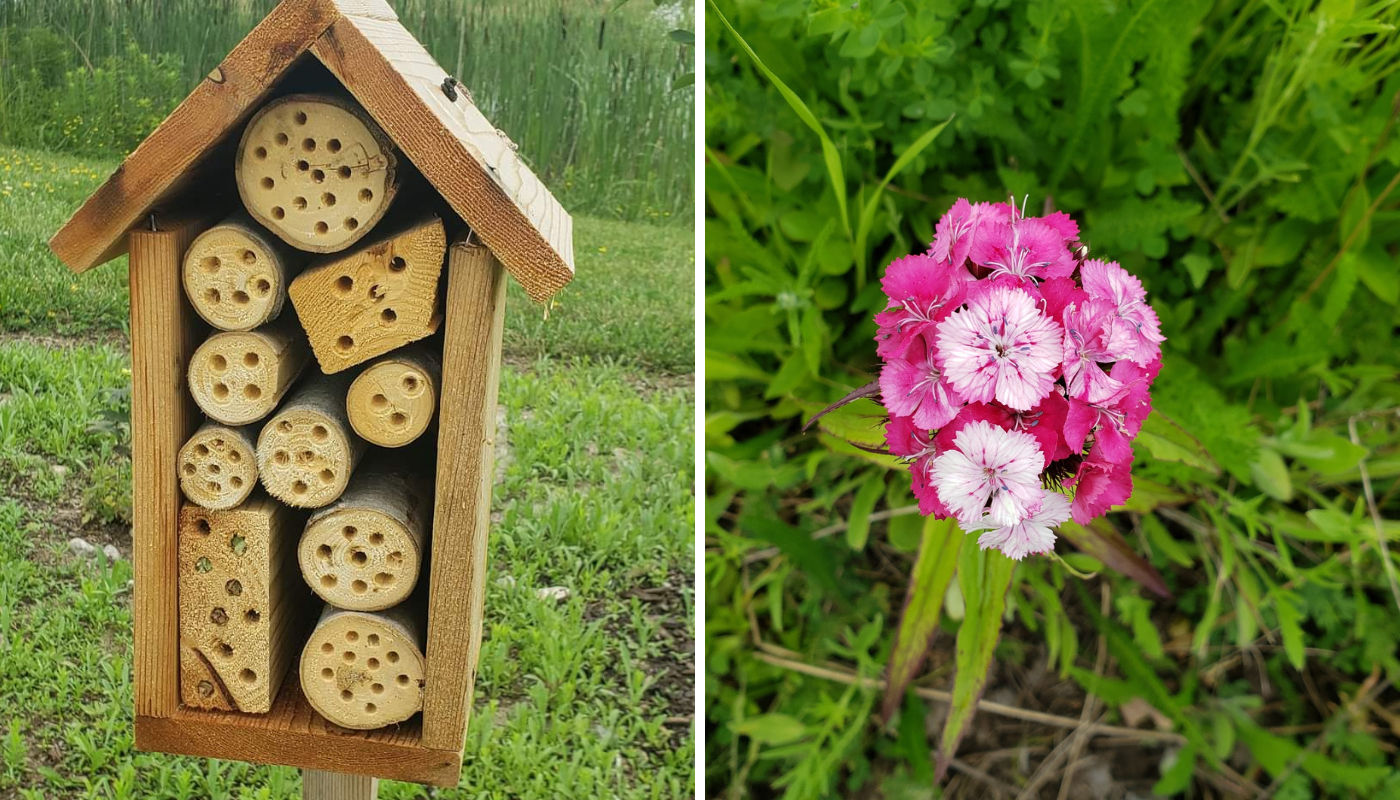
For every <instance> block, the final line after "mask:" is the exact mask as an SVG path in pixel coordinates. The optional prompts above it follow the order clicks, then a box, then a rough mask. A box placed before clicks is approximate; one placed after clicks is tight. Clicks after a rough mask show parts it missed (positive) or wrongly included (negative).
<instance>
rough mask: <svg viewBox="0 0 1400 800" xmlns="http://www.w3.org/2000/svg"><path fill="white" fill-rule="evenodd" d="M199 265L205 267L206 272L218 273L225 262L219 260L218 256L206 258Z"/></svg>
mask: <svg viewBox="0 0 1400 800" xmlns="http://www.w3.org/2000/svg"><path fill="white" fill-rule="evenodd" d="M199 264H200V266H202V267H204V271H205V272H218V271H219V267H220V266H222V265H223V262H222V261H220V260H219V257H218V256H205V257H204V258H203V259H202V260H201V261H200V262H199Z"/></svg>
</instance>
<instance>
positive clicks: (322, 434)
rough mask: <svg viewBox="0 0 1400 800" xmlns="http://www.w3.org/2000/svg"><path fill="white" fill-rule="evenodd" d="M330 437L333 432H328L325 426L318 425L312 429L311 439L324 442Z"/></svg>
mask: <svg viewBox="0 0 1400 800" xmlns="http://www.w3.org/2000/svg"><path fill="white" fill-rule="evenodd" d="M330 435H331V432H330V431H328V430H326V426H324V425H316V426H313V427H312V428H311V438H312V439H315V440H316V441H318V442H324V441H325V440H327V439H329V438H330Z"/></svg>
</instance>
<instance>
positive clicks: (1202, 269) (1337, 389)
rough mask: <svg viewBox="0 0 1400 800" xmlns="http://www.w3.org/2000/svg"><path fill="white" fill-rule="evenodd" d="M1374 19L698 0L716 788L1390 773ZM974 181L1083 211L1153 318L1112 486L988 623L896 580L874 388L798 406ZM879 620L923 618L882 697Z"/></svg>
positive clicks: (1202, 10) (979, 187)
mask: <svg viewBox="0 0 1400 800" xmlns="http://www.w3.org/2000/svg"><path fill="white" fill-rule="evenodd" d="M721 13H722V15H723V17H721ZM726 20H727V21H726ZM729 25H732V26H733V29H732V30H730V29H729V27H728V26H729ZM1398 25H1400V8H1397V6H1396V5H1395V4H1393V3H1390V2H1366V1H1365V0H1358V1H1357V2H1354V3H1352V2H1337V1H1336V0H1323V1H1322V2H1314V1H1313V0H1283V1H1282V2H1261V1H1260V0H1181V1H1180V2H1172V3H1164V2H1160V0H1123V1H1122V2H1117V3H1103V2H1099V0H1028V1H1027V2H1011V0H939V1H938V2H928V3H923V2H918V3H916V2H905V1H904V0H862V2H860V3H855V4H852V3H845V2H841V3H837V2H834V1H832V0H816V1H815V2H809V1H808V0H775V1H774V2H758V0H715V2H713V3H710V4H709V9H708V15H707V23H706V37H705V42H704V59H705V73H704V79H705V89H704V90H705V92H706V106H707V110H706V120H705V123H706V124H705V127H706V134H705V146H706V164H705V199H706V212H707V214H706V217H707V218H706V223H705V224H706V227H705V262H706V295H707V300H706V307H705V315H706V326H707V334H706V349H707V352H706V355H705V364H706V367H705V369H706V372H705V375H706V426H705V448H706V464H707V470H708V471H707V483H708V485H707V494H708V500H707V507H706V511H705V528H706V531H707V541H706V549H707V557H706V576H705V580H706V589H707V594H706V609H705V616H706V620H707V624H706V631H705V635H706V657H707V664H706V668H707V669H706V671H707V675H706V717H707V719H706V723H707V728H706V735H707V747H706V788H707V793H708V794H710V795H713V796H724V797H730V798H740V797H774V796H779V795H781V796H784V797H787V798H794V799H796V798H818V797H843V796H850V795H860V796H871V797H877V796H878V797H888V798H929V797H938V796H946V797H979V798H980V797H986V796H988V795H991V794H998V795H1000V796H1004V797H1015V796H1019V797H1022V798H1026V797H1044V798H1060V800H1064V798H1066V797H1076V796H1084V797H1088V796H1094V797H1116V798H1123V797H1133V796H1136V797H1148V796H1153V795H1156V796H1174V795H1185V796H1193V797H1234V796H1247V797H1253V796H1259V797H1268V796H1274V797H1289V798H1300V799H1301V798H1309V797H1368V798H1369V797H1389V798H1395V797H1400V771H1397V770H1396V769H1395V768H1394V766H1393V765H1394V764H1395V763H1396V757H1397V753H1400V692H1397V691H1396V689H1395V688H1394V684H1395V683H1396V682H1397V681H1400V659H1397V657H1396V647H1397V643H1398V642H1400V586H1398V585H1397V581H1396V574H1395V573H1396V566H1395V563H1394V545H1395V542H1396V540H1397V539H1400V521H1397V520H1400V415H1397V411H1396V409H1397V407H1398V406H1400V380H1397V366H1400V355H1397V353H1400V350H1397V346H1396V345H1397V336H1398V335H1400V315H1398V314H1397V305H1400V264H1398V263H1397V255H1398V254H1400V193H1397V192H1396V189H1397V186H1400V135H1397V133H1400V132H1397V131H1396V130H1395V128H1396V121H1397V116H1400V36H1397V26H1398ZM958 197H968V198H970V199H971V200H973V201H1001V202H1005V201H1006V200H1007V198H1008V197H1014V198H1016V201H1017V203H1018V204H1019V203H1020V202H1022V201H1023V199H1025V200H1026V201H1027V208H1028V210H1029V211H1028V213H1030V214H1032V215H1038V214H1040V213H1043V212H1044V211H1048V210H1051V209H1058V210H1061V211H1065V212H1068V213H1069V214H1071V215H1073V217H1074V219H1075V220H1076V221H1078V223H1079V225H1080V227H1081V240H1082V241H1083V242H1085V243H1086V244H1088V245H1089V246H1090V248H1091V254H1092V255H1091V257H1096V258H1103V259H1112V260H1116V261H1119V262H1120V263H1122V264H1123V266H1124V267H1125V268H1126V269H1128V270H1129V271H1130V272H1132V273H1133V274H1134V275H1136V276H1138V277H1140V278H1141V279H1142V282H1143V284H1144V286H1145V287H1146V289H1147V291H1148V297H1149V298H1150V300H1151V303H1152V305H1153V307H1154V308H1155V310H1156V312H1157V313H1158V315H1159V316H1160V317H1161V320H1162V332H1163V333H1164V334H1165V335H1166V336H1167V342H1166V344H1165V345H1164V346H1163V350H1164V354H1163V355H1164V358H1163V369H1162V372H1161V375H1160V377H1159V378H1158V379H1157V383H1156V385H1155V386H1154V389H1153V404H1154V408H1155V409H1156V411H1155V413H1154V414H1153V415H1152V416H1150V417H1149V418H1148V420H1147V422H1146V424H1145V426H1144V429H1143V432H1142V434H1141V435H1140V436H1139V438H1138V439H1137V441H1136V442H1135V443H1134V450H1135V453H1136V461H1135V463H1134V466H1133V475H1134V482H1135V492H1134V494H1133V497H1132V498H1131V500H1129V501H1128V503H1127V504H1126V505H1125V506H1123V507H1121V508H1119V509H1117V510H1116V511H1115V512H1114V513H1112V514H1110V515H1109V517H1107V518H1106V519H1103V520H1099V521H1098V522H1096V523H1095V524H1094V525H1093V526H1091V528H1092V530H1089V531H1085V530H1084V529H1078V530H1076V529H1075V528H1074V526H1072V525H1066V526H1063V527H1062V529H1061V535H1062V537H1063V538H1062V540H1061V541H1060V543H1059V545H1058V552H1059V553H1060V554H1061V555H1062V556H1063V558H1064V562H1065V563H1063V564H1061V563H1057V562H1054V561H1051V560H1048V559H1043V558H1035V557H1031V558H1028V559H1026V560H1025V561H1023V562H1021V563H1020V564H1019V565H1017V566H1016V568H1015V572H1014V577H1013V579H1012V583H1011V590H1010V592H1009V593H1008V595H1009V596H1008V597H1007V598H1006V609H1007V610H1006V612H1005V616H1004V617H1003V616H1002V615H1000V614H993V615H991V616H989V615H988V614H987V613H985V612H986V611H987V609H988V608H989V607H990V606H988V605H987V604H986V603H987V598H985V597H983V595H985V594H986V592H984V591H980V590H981V589H982V587H981V586H980V585H964V584H960V583H959V582H958V581H957V580H954V581H952V582H951V583H948V582H947V577H948V576H947V575H946V574H944V575H943V577H942V580H943V585H946V586H947V587H948V588H947V589H946V591H945V590H943V589H941V588H940V589H939V590H937V591H935V592H929V591H920V590H919V589H920V588H921V587H922V586H927V585H936V584H937V580H936V576H937V573H938V569H937V564H938V559H937V558H936V557H934V558H928V559H920V558H919V554H920V551H921V549H927V548H928V547H929V546H930V543H937V542H939V541H941V536H942V533H943V524H942V523H926V522H925V521H924V520H923V519H922V518H921V517H919V516H918V514H917V513H916V511H917V509H916V507H915V506H914V499H913V497H912V495H911V494H910V491H909V479H908V475H907V472H906V471H905V469H904V467H903V465H901V464H900V463H898V462H897V461H895V460H894V459H892V458H890V457H888V456H883V455H879V454H874V453H870V452H868V451H867V450H864V449H861V448H862V447H867V448H876V449H880V448H882V447H883V446H884V436H883V434H884V431H883V427H882V425H881V424H880V420H881V419H882V417H883V415H882V414H881V413H880V410H879V409H878V408H877V407H876V406H875V405H874V404H872V403H870V402H869V401H860V402H857V403H854V404H852V405H850V406H847V407H846V408H844V409H842V411H841V412H838V413H836V414H832V415H830V416H828V417H826V418H824V419H823V420H822V423H821V425H820V430H815V429H814V430H813V431H812V432H810V433H808V434H805V435H804V434H803V433H801V432H800V428H801V425H802V423H803V421H804V420H805V419H807V418H808V417H810V416H812V414H813V413H815V412H816V411H817V410H819V409H821V408H822V407H824V406H826V405H827V404H828V403H831V402H833V401H835V400H837V399H838V398H841V397H842V396H843V395H845V394H846V393H848V392H850V391H851V390H853V389H855V388H857V387H860V386H864V385H866V384H868V383H869V382H870V381H871V380H872V379H873V378H874V372H875V370H876V368H877V367H878V360H877V359H876V357H875V342H874V339H873V337H874V335H875V323H874V322H873V320H872V314H873V313H874V312H876V311H878V310H880V309H882V308H883V307H884V305H885V302H886V298H885V297H884V295H883V294H882V293H881V290H880V284H879V278H880V277H881V275H882V274H883V273H884V267H885V265H887V264H888V263H889V262H890V261H891V260H893V259H894V258H897V257H899V256H903V255H906V254H908V253H921V252H925V251H926V250H927V248H928V246H929V243H930V242H931V241H932V239H933V225H934V223H935V221H936V220H937V219H938V218H939V217H940V216H941V215H942V214H943V213H944V212H945V211H946V210H947V209H948V208H949V206H951V205H952V203H953V201H954V199H955V198H958ZM852 443H854V445H853V444H852ZM856 445H859V447H858V446H856ZM954 532H955V533H956V529H955V530H954ZM1076 545H1078V546H1076ZM964 547H965V548H970V547H971V544H970V543H968V544H964ZM1124 570H1126V571H1127V572H1128V574H1127V575H1126V576H1125V575H1124V574H1123V571H1124ZM1076 573H1078V574H1076ZM1084 574H1087V575H1089V577H1082V575H1084ZM1003 619H1004V622H1003V621H1001V620H1003ZM901 620H904V622H903V623H901ZM910 620H913V621H914V622H912V623H911V622H910ZM901 625H903V627H901ZM911 626H912V627H911ZM975 626H982V627H975ZM998 626H1000V627H1001V635H1000V639H999V641H998V640H996V638H995V632H996V628H997V627H998ZM897 629H900V630H901V631H902V632H903V633H902V634H901V635H903V636H905V637H906V639H907V638H909V637H910V634H911V633H912V634H915V636H914V638H915V639H917V638H919V637H923V640H924V641H926V640H927V638H928V637H932V639H933V645H932V650H931V652H930V653H929V655H928V659H927V660H926V661H925V662H923V665H922V667H918V665H917V662H916V663H915V671H914V676H915V677H914V680H913V682H912V684H911V685H910V689H909V691H908V692H907V693H906V694H904V695H896V696H894V697H892V698H888V701H889V705H886V706H885V708H883V709H882V708H881V703H882V700H883V699H885V698H883V697H882V691H881V689H880V685H879V682H880V681H882V680H883V679H884V678H885V677H886V674H887V672H886V670H887V666H888V665H889V664H890V663H891V661H892V660H893V659H895V657H896V655H897V654H899V653H902V652H903V651H899V650H897V649H896V645H895V639H896V630H897ZM969 631H970V632H971V633H969ZM965 640H966V642H967V643H968V644H973V643H976V644H977V646H979V647H986V648H990V647H992V643H993V642H994V641H995V642H996V644H995V650H994V652H993V653H988V656H989V657H991V670H990V675H989V682H988V685H987V689H986V694H985V699H987V700H990V701H994V702H995V703H999V704H1001V705H1000V706H999V707H995V706H994V707H993V708H994V709H995V710H994V711H989V710H988V709H987V708H983V710H981V711H980V712H979V713H978V715H977V717H976V718H975V720H974V722H973V723H972V724H971V726H970V728H969V733H968V735H967V738H966V739H965V740H964V741H963V743H962V746H961V748H960V749H959V750H958V751H957V755H958V758H957V760H955V761H954V762H953V763H952V773H950V774H951V775H952V777H951V779H950V781H949V782H948V783H947V784H945V785H944V786H942V787H939V786H936V785H935V784H934V781H933V772H934V765H933V763H932V759H931V754H932V753H933V752H934V750H935V749H936V748H937V747H938V739H939V735H940V733H941V732H942V730H943V726H944V719H945V716H946V715H947V709H948V705H947V697H948V695H947V694H944V693H943V692H946V691H947V690H948V689H949V688H950V687H952V688H953V689H954V698H955V700H957V702H961V703H963V704H964V705H965V704H966V703H967V702H968V701H969V697H968V696H966V695H961V696H960V695H959V694H958V692H959V689H958V688H957V687H956V684H955V681H954V678H955V676H956V674H957V671H958V669H959V668H963V669H964V671H966V668H967V666H968V665H969V664H970V663H972V659H971V657H970V656H969V654H968V652H966V651H967V649H968V648H965V647H964V642H965ZM955 642H956V643H957V648H956V651H955V648H954V643H955ZM904 655H907V653H906V654H904ZM906 667H907V664H906ZM939 698H942V699H941V700H940V699H939ZM1096 722H1097V723H1099V724H1102V725H1112V726H1115V727H1114V728H1113V729H1110V730H1107V731H1105V730H1103V729H1098V732H1097V733H1094V735H1088V734H1089V733H1090V730H1091V729H1090V727H1089V726H1090V725H1091V724H1093V723H1096ZM1105 733H1108V734H1110V735H1105ZM1069 762H1075V766H1074V767H1073V768H1072V769H1069V770H1067V769H1066V768H1065V765H1066V764H1067V763H1069Z"/></svg>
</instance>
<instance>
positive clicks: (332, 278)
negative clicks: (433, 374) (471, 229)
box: [291, 216, 447, 399]
mask: <svg viewBox="0 0 1400 800" xmlns="http://www.w3.org/2000/svg"><path fill="white" fill-rule="evenodd" d="M446 250H447V239H446V235H445V233H444V231H443V227H442V220H440V219H438V218H437V217H433V216H428V217H423V218H419V219H417V220H414V221H413V222H411V223H408V224H407V225H405V226H401V227H399V228H398V229H397V230H392V231H390V232H388V233H387V234H386V235H385V236H384V237H383V238H380V239H378V240H377V241H375V242H374V243H372V244H370V245H368V246H365V247H362V248H360V249H358V250H356V251H355V252H353V253H350V254H348V255H345V256H341V257H337V258H334V259H331V260H329V261H323V262H320V263H317V264H315V265H313V266H312V267H311V268H310V269H308V270H306V271H305V272H303V273H302V274H300V275H298V276H297V279H296V280H294V281H292V288H291V297H292V305H294V306H296V310H297V316H298V317H299V318H300V319H301V324H302V327H303V328H305V329H306V336H307V338H308V339H309V340H310V341H311V349H312V351H313V352H314V353H315V354H316V360H317V361H318V362H319V363H320V365H321V371H322V372H325V373H326V374H332V373H336V372H340V371H341V370H344V369H347V368H349V367H353V366H355V365H356V364H360V363H363V362H365V361H368V360H369V359H371V358H374V357H375V356H378V355H383V354H384V353H387V352H389V351H390V350H394V349H397V348H399V347H402V346H404V345H406V344H408V343H409V342H414V341H417V340H419V339H423V338H426V337H428V336H431V335H432V334H433V333H435V332H436V331H437V329H438V325H439V324H440V322H441V321H442V317H441V315H440V314H439V313H438V278H439V276H440V275H441V274H442V262H443V256H444V254H445V253H446ZM342 399H343V398H342Z"/></svg>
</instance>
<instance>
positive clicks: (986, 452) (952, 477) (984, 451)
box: [932, 420, 1045, 526]
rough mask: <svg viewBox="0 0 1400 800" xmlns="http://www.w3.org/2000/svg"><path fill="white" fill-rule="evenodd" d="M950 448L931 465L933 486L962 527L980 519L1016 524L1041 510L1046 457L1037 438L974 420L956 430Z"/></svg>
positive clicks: (1043, 496) (1003, 523)
mask: <svg viewBox="0 0 1400 800" xmlns="http://www.w3.org/2000/svg"><path fill="white" fill-rule="evenodd" d="M953 445H954V447H955V448H956V449H953V450H947V451H944V452H943V453H941V454H939V455H938V457H937V458H935V459H934V460H933V469H932V475H933V485H934V487H935V488H936V489H937V490H938V499H939V500H941V501H942V502H943V505H945V506H947V507H948V510H949V511H950V512H951V513H952V514H953V516H955V517H957V518H958V521H959V522H961V523H963V525H964V526H968V525H975V524H980V523H981V522H982V521H983V519H984V517H985V518H986V519H990V520H991V521H992V522H995V523H996V524H997V525H998V526H1001V525H1015V524H1017V523H1019V522H1021V521H1022V520H1024V519H1026V518H1028V517H1030V516H1031V515H1032V514H1034V513H1035V512H1036V511H1039V510H1040V505H1041V502H1042V501H1043V500H1044V499H1045V490H1044V489H1042V488H1040V471H1041V470H1042V469H1044V467H1045V457H1044V456H1043V455H1042V454H1041V452H1040V445H1039V444H1038V443H1037V442H1036V440H1035V437H1033V436H1031V435H1030V434H1027V433H1021V432H1019V431H1008V430H1005V429H1003V428H998V427H997V426H995V425H992V424H990V423H988V422H984V421H982V420H978V421H976V422H973V423H970V424H969V425H967V426H966V427H964V428H963V429H962V430H960V431H958V434H957V436H955V437H954V439H953Z"/></svg>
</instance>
